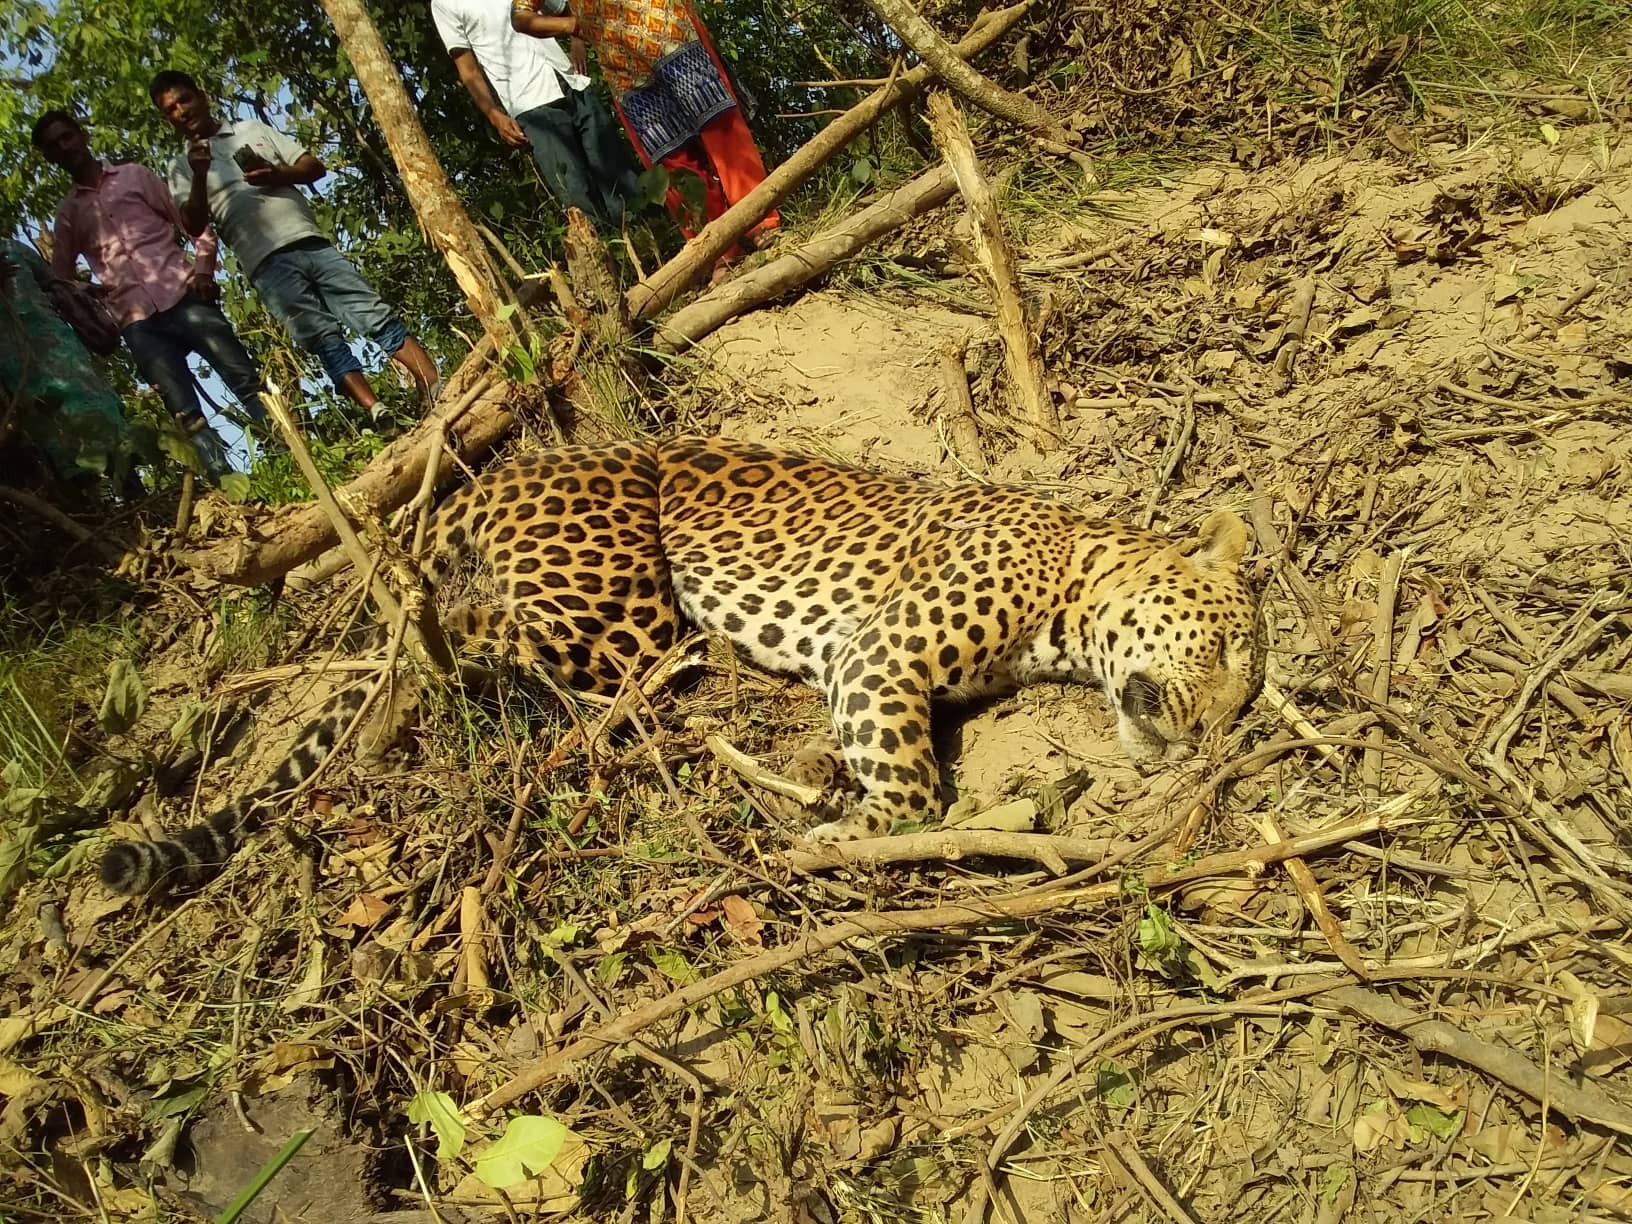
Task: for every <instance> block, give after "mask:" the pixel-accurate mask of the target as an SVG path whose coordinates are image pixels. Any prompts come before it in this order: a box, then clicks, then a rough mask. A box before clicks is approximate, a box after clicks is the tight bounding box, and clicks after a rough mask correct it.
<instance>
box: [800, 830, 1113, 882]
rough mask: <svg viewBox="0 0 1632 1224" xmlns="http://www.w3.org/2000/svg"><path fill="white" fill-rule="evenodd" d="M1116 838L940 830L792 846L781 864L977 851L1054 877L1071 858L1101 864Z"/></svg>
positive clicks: (948, 857) (907, 859)
mask: <svg viewBox="0 0 1632 1224" xmlns="http://www.w3.org/2000/svg"><path fill="white" fill-rule="evenodd" d="M1114 845H1115V842H1114V841H1113V840H1112V839H1111V838H1109V837H1096V838H1080V837H1055V836H1053V835H1051V834H1047V833H1006V832H1003V831H1001V830H998V829H936V830H935V831H933V832H930V833H908V834H904V835H902V836H900V837H869V838H865V839H863V840H861V841H848V842H833V843H831V844H828V845H820V846H816V847H815V848H813V849H808V850H807V849H799V850H789V851H787V852H785V853H784V854H783V855H782V856H781V859H782V862H784V863H785V864H787V866H788V867H789V869H790V870H793V871H798V872H804V873H809V872H814V871H832V870H834V869H836V868H840V867H877V866H879V865H880V864H882V863H923V862H954V863H955V862H957V861H958V860H960V859H965V858H969V857H971V856H972V855H989V856H990V857H992V858H1012V859H1026V860H1028V861H1030V862H1033V863H1041V864H1042V865H1043V866H1044V867H1046V868H1048V870H1049V871H1051V872H1053V873H1054V874H1055V875H1063V874H1065V865H1066V864H1067V863H1068V862H1075V863H1097V862H1099V861H1100V860H1101V859H1103V858H1104V857H1105V856H1106V854H1108V853H1109V852H1110V851H1111V849H1112V847H1113V846H1114Z"/></svg>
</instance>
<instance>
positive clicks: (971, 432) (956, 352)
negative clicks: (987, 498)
mask: <svg viewBox="0 0 1632 1224" xmlns="http://www.w3.org/2000/svg"><path fill="white" fill-rule="evenodd" d="M963 353H964V346H963V345H962V344H949V345H947V346H946V347H945V348H943V349H942V350H941V393H942V394H943V395H944V396H945V397H946V398H945V402H944V403H943V405H942V407H941V413H942V415H943V416H944V417H945V419H946V434H947V440H948V442H949V443H950V449H951V451H952V457H953V458H954V459H955V460H957V463H958V466H959V467H961V468H963V469H964V470H965V471H967V472H972V473H974V474H975V475H976V476H984V475H986V473H987V471H988V468H987V466H986V455H985V452H984V451H982V450H981V447H980V425H979V424H978V423H977V421H976V420H975V400H974V397H973V396H972V395H970V394H969V376H968V375H967V374H966V373H964V369H963Z"/></svg>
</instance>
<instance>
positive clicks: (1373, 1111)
mask: <svg viewBox="0 0 1632 1224" xmlns="http://www.w3.org/2000/svg"><path fill="white" fill-rule="evenodd" d="M1410 1136H1411V1124H1410V1123H1409V1122H1407V1121H1406V1120H1405V1116H1404V1115H1403V1114H1402V1113H1400V1109H1399V1106H1397V1105H1395V1104H1394V1102H1393V1101H1376V1102H1374V1103H1372V1104H1370V1105H1368V1106H1366V1108H1365V1109H1363V1110H1361V1111H1360V1114H1359V1116H1358V1117H1356V1118H1355V1120H1354V1135H1353V1137H1354V1148H1355V1151H1357V1152H1375V1151H1376V1150H1377V1149H1378V1148H1380V1147H1381V1146H1382V1145H1383V1144H1385V1143H1386V1144H1388V1145H1389V1146H1390V1147H1392V1148H1393V1149H1394V1150H1395V1151H1399V1150H1400V1149H1401V1148H1403V1147H1405V1142H1406V1140H1407V1139H1408V1138H1410Z"/></svg>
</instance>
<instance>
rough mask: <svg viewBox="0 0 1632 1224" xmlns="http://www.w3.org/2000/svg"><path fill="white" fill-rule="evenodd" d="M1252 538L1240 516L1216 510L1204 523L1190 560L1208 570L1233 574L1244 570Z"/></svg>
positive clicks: (1192, 548) (1202, 521) (1191, 551)
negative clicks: (1243, 563)
mask: <svg viewBox="0 0 1632 1224" xmlns="http://www.w3.org/2000/svg"><path fill="white" fill-rule="evenodd" d="M1251 542H1252V536H1251V534H1250V533H1249V532H1248V531H1247V525H1246V524H1245V523H1243V522H1242V521H1241V518H1240V516H1239V515H1236V514H1232V513H1231V512H1230V511H1228V510H1214V511H1213V512H1212V513H1211V514H1209V515H1208V516H1207V517H1206V518H1204V519H1202V520H1201V530H1200V531H1199V532H1198V533H1197V534H1196V541H1195V543H1194V544H1193V545H1192V546H1191V549H1190V550H1188V551H1189V552H1190V559H1191V560H1192V561H1194V562H1195V563H1196V564H1197V565H1199V566H1202V567H1204V568H1206V569H1211V570H1215V571H1223V572H1233V571H1235V570H1238V569H1240V568H1241V558H1242V557H1243V556H1245V555H1246V551H1247V545H1248V544H1250V543H1251Z"/></svg>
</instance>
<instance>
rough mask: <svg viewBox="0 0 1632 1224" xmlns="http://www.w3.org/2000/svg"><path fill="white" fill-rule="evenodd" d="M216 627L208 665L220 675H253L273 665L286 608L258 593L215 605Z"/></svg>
mask: <svg viewBox="0 0 1632 1224" xmlns="http://www.w3.org/2000/svg"><path fill="white" fill-rule="evenodd" d="M216 617H217V625H216V630H215V635H214V636H213V637H212V638H211V639H210V646H209V652H208V654H207V656H206V664H207V666H208V667H209V669H210V671H211V672H212V673H215V674H217V675H221V674H225V673H228V672H241V671H253V670H254V669H256V668H260V667H265V666H267V665H268V664H269V663H271V662H272V658H273V654H274V652H275V651H276V649H277V646H278V644H279V642H281V641H282V639H283V631H284V627H285V614H284V610H283V605H282V604H280V603H278V602H277V601H276V600H275V599H274V598H273V596H272V594H271V593H270V592H269V591H267V590H265V589H259V590H254V591H250V592H248V593H247V594H244V595H241V596H236V597H233V598H226V597H223V598H222V599H220V600H218V601H217V603H216Z"/></svg>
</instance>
